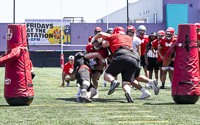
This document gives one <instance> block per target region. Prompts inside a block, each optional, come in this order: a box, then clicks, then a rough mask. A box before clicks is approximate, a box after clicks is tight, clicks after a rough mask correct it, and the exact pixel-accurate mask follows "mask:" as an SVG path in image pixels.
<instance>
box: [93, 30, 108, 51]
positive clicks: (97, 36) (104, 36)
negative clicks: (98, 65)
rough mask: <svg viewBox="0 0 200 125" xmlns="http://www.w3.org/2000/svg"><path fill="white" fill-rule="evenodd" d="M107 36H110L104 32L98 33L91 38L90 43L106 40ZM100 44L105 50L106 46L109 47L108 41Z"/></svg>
mask: <svg viewBox="0 0 200 125" xmlns="http://www.w3.org/2000/svg"><path fill="white" fill-rule="evenodd" d="M108 36H110V34H108V33H104V32H100V33H98V34H97V35H95V36H94V37H93V38H92V40H91V42H92V41H95V40H97V39H98V38H103V39H106V38H107V37H108ZM102 43H103V44H102V46H103V48H105V47H107V46H110V44H109V41H105V40H104V41H102Z"/></svg>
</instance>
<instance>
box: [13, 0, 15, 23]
mask: <svg viewBox="0 0 200 125" xmlns="http://www.w3.org/2000/svg"><path fill="white" fill-rule="evenodd" d="M13 23H15V0H13Z"/></svg>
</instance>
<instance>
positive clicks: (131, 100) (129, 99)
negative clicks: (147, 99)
mask: <svg viewBox="0 0 200 125" xmlns="http://www.w3.org/2000/svg"><path fill="white" fill-rule="evenodd" d="M125 96H126V99H127V101H128V103H133V102H134V101H133V98H132V97H131V95H130V93H127V92H126V93H125Z"/></svg>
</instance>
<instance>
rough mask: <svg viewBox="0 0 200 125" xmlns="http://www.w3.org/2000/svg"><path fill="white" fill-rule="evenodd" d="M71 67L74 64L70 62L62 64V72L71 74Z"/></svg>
mask: <svg viewBox="0 0 200 125" xmlns="http://www.w3.org/2000/svg"><path fill="white" fill-rule="evenodd" d="M73 68H74V64H72V65H70V63H69V62H68V63H66V64H65V65H64V68H63V72H65V75H66V74H70V75H71V74H73Z"/></svg>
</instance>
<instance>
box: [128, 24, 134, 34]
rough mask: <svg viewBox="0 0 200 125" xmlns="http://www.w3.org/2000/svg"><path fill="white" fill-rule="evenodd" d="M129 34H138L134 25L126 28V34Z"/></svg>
mask: <svg viewBox="0 0 200 125" xmlns="http://www.w3.org/2000/svg"><path fill="white" fill-rule="evenodd" d="M127 32H133V33H135V32H136V30H135V27H134V26H132V25H129V26H128V27H127V28H126V33H127Z"/></svg>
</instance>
